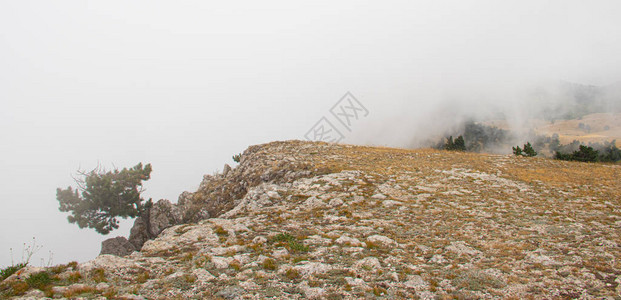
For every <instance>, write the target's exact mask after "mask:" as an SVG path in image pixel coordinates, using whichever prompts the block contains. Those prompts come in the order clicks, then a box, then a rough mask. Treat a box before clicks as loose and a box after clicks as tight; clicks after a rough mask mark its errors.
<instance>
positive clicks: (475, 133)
mask: <svg viewBox="0 0 621 300" xmlns="http://www.w3.org/2000/svg"><path fill="white" fill-rule="evenodd" d="M456 135H457V134H456ZM511 139H512V137H511V135H510V134H509V131H508V130H504V129H499V128H497V127H493V126H488V125H483V124H478V123H475V122H472V121H468V122H466V123H464V129H463V131H462V132H461V133H459V135H458V137H457V138H456V139H453V135H451V136H448V137H445V138H442V140H440V142H438V143H437V144H435V146H434V148H436V149H443V150H458V151H468V152H483V151H489V150H491V149H499V148H502V147H505V146H506V145H507V144H508V143H509V142H510V141H511Z"/></svg>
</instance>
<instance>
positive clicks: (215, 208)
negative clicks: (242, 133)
mask: <svg viewBox="0 0 621 300" xmlns="http://www.w3.org/2000/svg"><path fill="white" fill-rule="evenodd" d="M298 145H302V147H296V146H298ZM331 147H334V145H330V144H316V145H314V146H313V147H312V148H311V147H308V145H307V144H306V145H305V143H304V142H297V141H293V142H274V143H270V144H265V145H258V146H251V147H249V148H248V149H247V150H246V151H244V153H243V154H242V156H241V160H240V164H239V165H238V166H237V167H236V168H231V167H230V166H229V165H228V164H225V165H224V171H223V173H222V174H216V175H205V176H204V177H203V181H202V182H201V184H200V185H199V188H198V190H197V191H196V192H194V193H190V192H183V193H182V194H181V195H180V196H179V199H178V201H177V203H176V204H173V203H171V202H170V201H168V200H164V199H163V200H159V201H158V202H156V203H155V204H154V205H153V207H152V208H151V209H150V211H148V212H147V215H146V216H141V217H138V218H136V220H135V221H134V225H133V227H132V229H131V231H130V236H129V242H130V243H131V244H133V245H134V247H135V249H137V250H139V249H140V248H141V247H142V245H144V243H145V242H146V241H148V240H150V239H153V238H155V237H157V236H158V234H160V232H162V230H164V229H166V228H168V227H170V226H173V225H177V224H182V223H192V222H198V221H200V220H204V219H207V218H210V217H217V216H219V215H221V214H223V213H225V212H227V211H229V210H230V209H232V208H233V207H234V206H235V205H236V204H237V202H236V201H240V199H242V198H243V197H244V196H245V195H246V193H247V191H248V189H249V188H252V187H254V186H257V185H259V184H261V183H264V182H266V183H282V182H292V181H294V180H296V179H298V178H304V177H310V176H313V175H317V174H325V173H329V172H331V171H333V170H331V169H330V167H329V166H322V165H320V164H319V165H316V164H311V163H310V162H309V160H306V159H305V160H300V157H312V156H315V155H316V154H317V152H313V151H317V150H324V149H325V150H327V149H330V148H331ZM311 161H312V160H311ZM109 243H113V242H112V241H110V242H109ZM102 251H103V250H102ZM102 253H103V252H102ZM118 253H125V252H124V251H120V252H118ZM109 254H114V253H109Z"/></svg>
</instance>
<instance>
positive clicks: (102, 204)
mask: <svg viewBox="0 0 621 300" xmlns="http://www.w3.org/2000/svg"><path fill="white" fill-rule="evenodd" d="M78 175H79V178H76V179H75V181H76V183H77V184H78V188H77V189H73V188H71V187H67V188H66V189H61V188H58V189H56V199H57V200H58V202H59V203H60V207H59V210H60V211H62V212H70V213H71V215H70V216H68V217H67V219H68V220H69V223H76V224H78V226H79V227H80V228H84V227H88V228H93V229H95V230H96V231H97V232H98V233H101V234H108V233H109V232H110V231H112V230H114V229H117V228H119V225H118V224H119V220H118V219H117V218H124V219H125V218H128V217H129V218H135V217H137V216H140V215H142V214H143V213H145V212H146V211H148V209H149V208H150V207H151V206H152V201H151V199H149V200H148V201H146V202H144V199H142V198H141V197H140V194H141V193H142V191H143V190H142V182H143V181H146V180H149V178H150V177H151V164H147V165H145V166H143V165H142V163H139V164H137V165H136V166H134V167H133V168H130V169H127V168H124V169H123V170H121V171H119V170H118V169H115V170H113V171H108V172H106V171H105V170H101V169H99V168H96V169H95V170H92V171H90V172H78ZM143 202H144V203H143Z"/></svg>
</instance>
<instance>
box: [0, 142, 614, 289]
mask: <svg viewBox="0 0 621 300" xmlns="http://www.w3.org/2000/svg"><path fill="white" fill-rule="evenodd" d="M619 178H621V166H619V165H609V164H592V163H577V162H566V161H557V160H551V159H545V158H523V157H514V156H507V155H487V154H475V153H461V152H449V151H437V150H430V149H422V150H420V149H419V150H405V149H392V148H382V147H364V146H352V145H338V144H326V143H313V142H301V141H287V142H273V143H269V144H264V145H258V146H252V147H250V148H248V149H247V150H246V151H245V152H244V153H243V154H242V155H241V161H240V164H239V165H238V166H236V167H235V168H232V169H229V168H225V172H224V173H223V174H218V175H215V176H205V178H204V180H203V182H202V183H201V186H200V188H199V189H198V190H197V191H196V192H194V193H188V192H186V193H183V194H182V195H181V197H180V199H179V201H178V203H177V204H172V203H170V202H168V201H164V200H162V201H160V202H159V203H160V204H159V207H161V208H162V209H161V210H160V212H158V213H155V214H153V215H152V216H151V217H153V220H151V222H150V223H151V225H152V226H150V227H151V228H149V229H148V230H149V231H148V232H147V231H145V228H144V226H143V227H140V226H141V225H140V224H141V223H140V222H141V221H140V220H137V221H136V225H135V226H134V229H133V230H132V236H130V238H129V240H124V241H125V242H126V243H130V244H131V245H129V246H128V247H129V248H127V249H125V250H127V253H131V254H129V255H125V256H117V255H111V254H102V255H100V256H98V257H97V258H95V259H94V260H92V261H89V262H86V263H81V264H68V265H60V266H55V267H51V268H33V267H29V268H27V269H25V270H24V272H22V273H21V274H15V275H13V276H11V277H9V278H7V279H6V280H5V281H3V282H2V283H1V284H0V296H3V297H9V296H25V297H32V298H42V297H66V298H74V297H85V298H102V297H108V298H118V299H189V298H190V299H191V298H194V299H202V298H224V299H264V298H275V299H282V298H293V299H299V298H326V299H359V298H390V299H400V298H421V299H435V298H439V299H451V298H459V299H472V298H509V297H513V298H515V299H518V298H525V297H531V298H536V299H544V298H545V299H549V298H601V297H609V298H610V299H613V297H615V295H619V294H620V293H621V285H620V283H621V277H619V275H621V271H620V270H621V245H620V244H619V243H620V241H621V236H620V234H621V210H620V209H619V207H620V204H621V203H620V201H621V200H620V199H621V183H620V182H621V181H620V180H619ZM154 220H155V222H153V221H154ZM158 220H159V221H158ZM143 223H145V222H143ZM153 224H156V226H155V227H157V228H153ZM122 240H123V239H122ZM121 242H123V241H121ZM121 244H122V243H121ZM136 249H140V250H139V251H133V250H136ZM132 251H133V252H132ZM42 274H47V275H46V276H48V279H49V280H48V281H47V283H46V284H44V285H40V286H36V285H33V284H32V281H33V280H30V278H38V277H37V276H39V277H45V276H44V275H42ZM37 288H38V289H37ZM102 299H103V298H102Z"/></svg>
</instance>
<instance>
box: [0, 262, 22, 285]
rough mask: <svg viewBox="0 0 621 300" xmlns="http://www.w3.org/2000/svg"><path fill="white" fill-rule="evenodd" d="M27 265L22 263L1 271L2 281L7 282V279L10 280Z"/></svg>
mask: <svg viewBox="0 0 621 300" xmlns="http://www.w3.org/2000/svg"><path fill="white" fill-rule="evenodd" d="M26 265H27V264H25V263H20V264H16V265H12V266H9V267H6V268H4V269H0V281H2V280H5V279H7V278H9V276H11V275H13V274H15V272H17V271H19V270H21V269H23V268H24V267H25V266H26Z"/></svg>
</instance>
